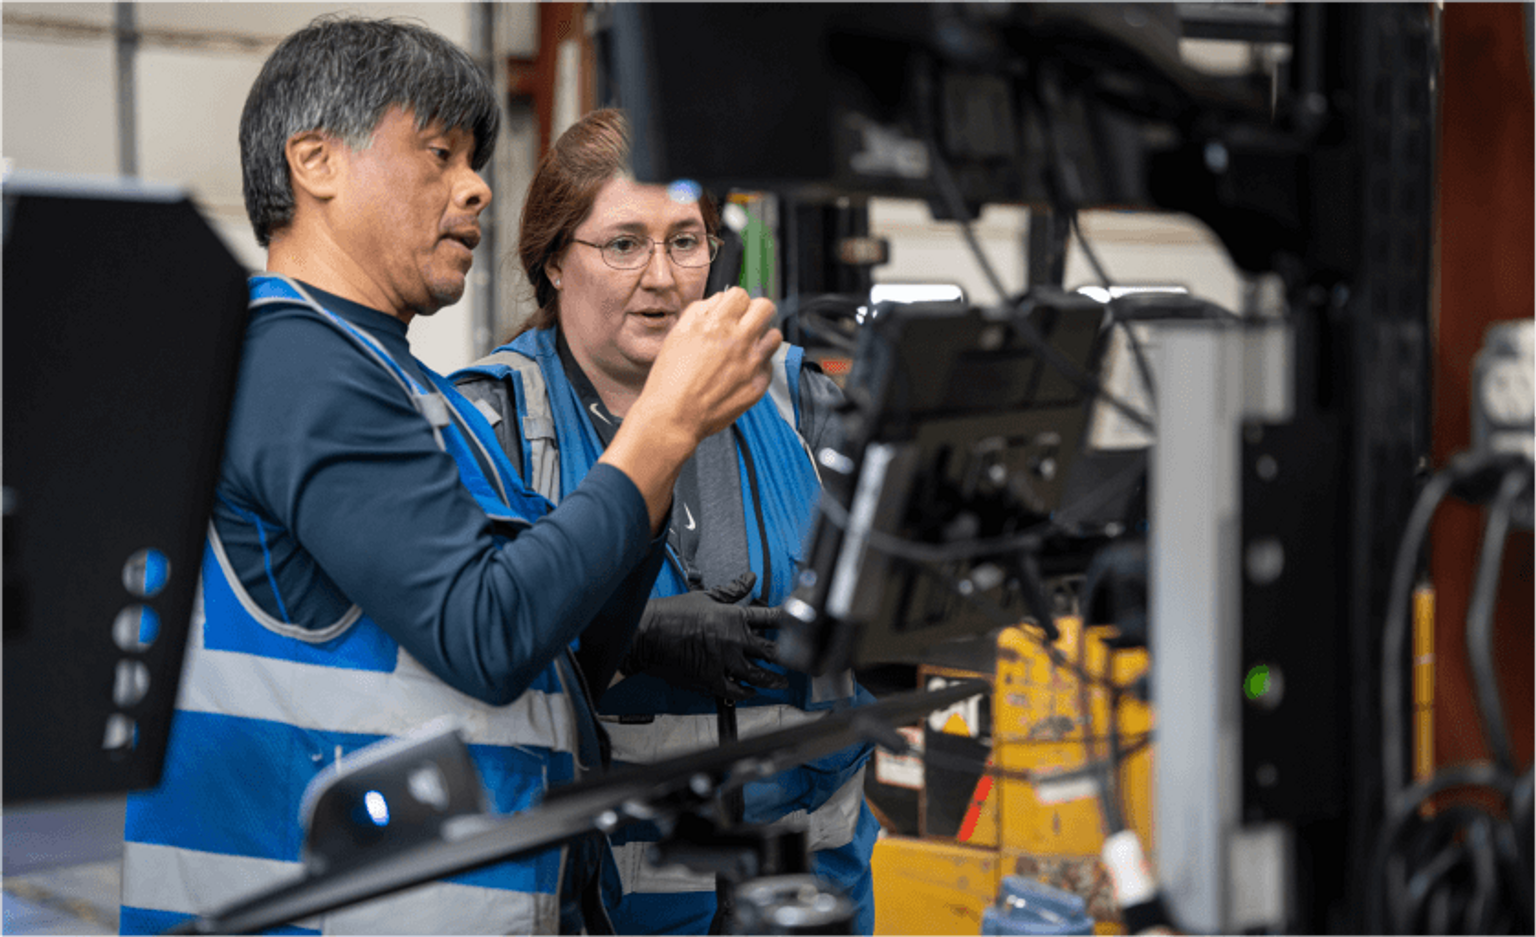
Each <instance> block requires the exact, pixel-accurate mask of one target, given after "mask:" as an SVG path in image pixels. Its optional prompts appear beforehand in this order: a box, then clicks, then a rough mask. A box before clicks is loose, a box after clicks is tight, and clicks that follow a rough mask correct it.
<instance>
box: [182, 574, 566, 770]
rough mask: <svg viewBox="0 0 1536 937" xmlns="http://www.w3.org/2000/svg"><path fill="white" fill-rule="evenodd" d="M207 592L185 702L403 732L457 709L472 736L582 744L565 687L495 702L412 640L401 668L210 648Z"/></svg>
mask: <svg viewBox="0 0 1536 937" xmlns="http://www.w3.org/2000/svg"><path fill="white" fill-rule="evenodd" d="M230 586H231V588H233V589H235V591H236V592H237V593H238V592H240V591H242V590H241V589H240V588H239V585H238V583H235V582H231V583H230ZM198 593H199V594H198V598H197V602H196V604H195V606H194V614H193V618H192V626H191V628H190V631H189V634H188V636H187V656H186V663H185V664H184V667H183V673H182V680H181V690H180V694H179V696H178V697H177V700H176V707H177V708H178V709H187V710H192V711H194V712H207V713H216V714H222V715H229V716H244V717H247V718H251V719H267V720H271V721H273V722H282V723H286V724H288V725H293V726H298V727H300V728H305V729H322V730H340V731H346V732H358V733H365V734H371V735H400V734H402V733H405V732H409V731H410V730H412V729H415V728H418V727H420V726H421V725H422V724H423V723H425V722H427V721H429V720H431V719H433V718H435V717H437V716H441V715H444V714H450V713H451V714H453V715H454V716H456V717H458V719H459V720H460V727H461V731H462V733H463V735H464V739H465V741H466V742H470V743H473V744H480V745H538V746H548V747H552V748H555V749H556V750H558V751H563V752H572V753H574V752H575V751H576V729H575V716H574V712H573V710H572V704H571V701H570V699H569V698H567V697H565V696H564V695H562V694H559V693H543V692H540V691H537V690H528V691H526V692H524V693H523V694H522V695H521V696H519V697H518V698H517V699H516V700H514V701H513V702H511V703H509V704H507V705H506V706H491V705H489V704H487V703H483V702H481V701H480V700H477V699H475V698H474V697H472V696H468V695H466V694H463V693H460V692H459V691H458V690H455V689H454V688H452V687H450V686H449V685H448V684H446V683H444V682H443V681H442V680H441V679H439V678H438V677H437V676H436V675H435V674H433V673H432V672H431V671H429V670H427V669H426V668H425V667H423V666H422V665H421V664H420V663H419V662H418V661H417V660H416V659H415V658H414V657H412V656H411V655H410V654H408V653H407V652H406V651H405V650H404V649H403V648H402V649H401V650H400V651H399V658H398V662H397V664H396V666H395V670H394V671H393V672H392V673H379V672H377V671H367V670H349V669H346V668H341V667H326V666H321V665H317V664H301V663H297V662H294V661H285V660H277V659H275V658H271V657H259V656H257V655H254V654H244V653H240V652H238V651H218V650H210V649H209V648H206V647H204V646H203V622H204V615H203V602H202V595H201V593H202V584H201V583H199V585H198Z"/></svg>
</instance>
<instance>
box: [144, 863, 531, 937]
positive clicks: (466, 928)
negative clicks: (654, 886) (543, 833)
mask: <svg viewBox="0 0 1536 937" xmlns="http://www.w3.org/2000/svg"><path fill="white" fill-rule="evenodd" d="M123 859H124V862H123V904H125V905H127V906H129V907H134V908H154V909H157V910H162V911H172V912H177V913H181V914H210V913H213V912H216V911H218V910H219V909H221V908H225V907H228V906H229V905H231V904H233V903H234V902H236V901H238V900H240V899H244V898H249V897H251V896H253V895H255V894H258V893H260V892H263V891H266V890H267V889H269V888H272V887H274V886H277V885H279V884H282V883H285V882H288V881H292V880H295V879H298V878H300V877H301V876H302V874H303V867H302V866H301V865H300V864H299V863H297V862H278V861H275V860H271V859H253V858H250V857H249V856H231V855H224V854H222V853H211V852H198V851H196V850H191V849H178V848H174V847H171V846H156V845H151V844H149V843H134V842H128V843H124V844H123ZM168 870H174V874H167V871H168ZM294 923H295V924H296V925H297V926H298V927H304V928H309V929H313V930H319V931H322V932H323V933H326V934H553V933H555V932H556V931H557V930H558V929H559V926H560V905H559V898H558V896H557V895H552V894H550V895H545V894H536V895H535V894H527V893H525V892H515V891H504V890H500V889H492V888H479V887H475V886H471V885H459V884H454V883H451V882H431V883H429V884H426V885H420V886H417V887H416V888H412V889H410V890H408V891H405V892H401V893H399V894H395V895H390V896H387V897H385V898H380V899H378V900H376V901H370V902H365V903H363V904H360V905H354V906H352V907H350V908H342V909H341V910H338V911H332V912H330V913H328V914H325V915H322V916H320V917H319V918H313V917H311V918H305V919H303V920H300V921H296V922H294Z"/></svg>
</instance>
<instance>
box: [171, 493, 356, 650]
mask: <svg viewBox="0 0 1536 937" xmlns="http://www.w3.org/2000/svg"><path fill="white" fill-rule="evenodd" d="M208 545H209V546H211V547H212V548H213V557H214V559H215V560H217V561H218V564H219V568H220V569H222V570H223V571H224V581H225V582H227V583H229V584H230V586H231V591H232V592H234V593H235V598H236V599H238V600H239V601H240V607H241V608H243V609H245V613H246V614H247V615H250V616H251V620H252V621H254V622H256V623H257V624H258V625H261V626H262V627H263V628H265V629H267V630H268V631H270V632H272V633H273V634H280V635H282V636H283V637H285V638H293V639H294V640H295V641H303V642H304V643H305V644H324V643H325V642H327V641H329V640H331V639H332V638H336V637H340V636H341V635H343V634H345V633H346V631H347V629H348V628H351V627H352V626H353V625H354V624H356V623H357V620H358V619H359V618H361V617H363V610H362V609H361V608H359V607H358V606H356V605H354V606H352V607H351V608H349V609H347V610H346V611H345V612H343V613H342V615H341V617H340V618H338V619H336V620H335V621H333V622H331V623H330V624H329V625H326V626H325V627H323V628H305V627H304V626H302V625H291V624H289V623H287V622H285V621H279V620H278V619H276V618H273V617H272V616H271V615H269V614H267V612H266V610H265V609H263V608H262V607H261V606H260V605H257V604H256V600H255V599H253V598H251V595H250V593H248V592H246V591H245V586H244V584H243V583H241V582H240V577H239V576H237V575H235V567H234V564H233V563H231V562H230V561H229V554H227V553H225V552H224V540H223V539H222V538H221V537H220V536H219V531H218V528H216V527H214V525H213V522H212V521H209V522H208ZM202 597H203V590H202V582H201V581H199V582H198V590H197V598H198V603H199V604H198V609H199V611H198V614H199V615H201V614H202V611H201V608H202V605H201V602H202Z"/></svg>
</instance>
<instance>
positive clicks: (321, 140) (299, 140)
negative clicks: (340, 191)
mask: <svg viewBox="0 0 1536 937" xmlns="http://www.w3.org/2000/svg"><path fill="white" fill-rule="evenodd" d="M283 152H284V154H285V155H286V156H287V157H288V178H289V180H290V181H291V184H292V185H293V195H294V199H295V201H297V200H298V198H299V193H301V192H302V193H304V194H305V195H308V196H309V197H310V198H312V199H315V200H316V201H322V202H323V201H328V200H329V199H332V198H334V197H335V196H336V192H337V185H338V183H339V181H340V176H341V171H342V165H341V164H342V162H343V160H344V157H343V155H342V153H341V141H339V140H337V139H336V138H335V137H332V136H328V135H326V134H325V133H322V132H321V131H319V130H306V131H304V132H303V133H296V134H294V135H293V136H291V137H289V138H288V143H287V145H285V146H284V147H283Z"/></svg>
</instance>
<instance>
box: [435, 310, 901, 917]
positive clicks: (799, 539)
mask: <svg viewBox="0 0 1536 937" xmlns="http://www.w3.org/2000/svg"><path fill="white" fill-rule="evenodd" d="M803 355H804V352H803V350H802V349H800V348H798V347H795V346H792V345H788V344H785V345H782V346H781V347H780V349H779V351H778V353H777V354H776V355H775V358H774V373H773V381H772V383H771V385H770V391H769V393H768V394H765V395H764V397H763V399H762V400H760V401H758V403H757V404H756V405H754V406H753V407H751V408H750V409H748V410H747V411H746V412H745V413H744V414H742V415H741V417H739V418H738V419H737V421H736V427H737V428H738V429H739V430H740V432H741V442H742V444H743V445H745V446H746V447H747V448H748V449H749V450H750V452H751V454H752V458H753V462H754V465H755V467H756V472H755V474H756V478H757V485H756V488H755V489H754V487H753V486H752V485H751V483H750V480H749V473H748V472H747V471H746V465H745V462H744V459H743V456H742V455H741V453H740V452H739V451H738V454H737V474H738V477H739V478H740V484H741V499H742V504H743V506H744V511H743V514H744V517H745V521H746V527H747V550H748V556H749V559H750V562H751V567H752V570H753V572H755V573H757V577H758V581H757V586H756V588H755V594H756V597H757V598H759V599H760V600H762V601H763V602H764V603H765V604H768V605H779V604H781V603H782V602H783V601H784V599H785V598H786V597H788V595H789V593H790V592H791V591H792V590H793V589H794V585H795V582H794V580H795V576H796V573H797V572H798V570H799V567H800V565H801V561H802V559H803V554H804V549H805V541H806V537H807V534H808V533H809V530H810V526H811V524H812V523H813V522H814V520H815V517H816V505H817V503H818V500H819V498H820V492H821V483H820V479H819V478H818V476H817V473H816V468H815V464H814V462H813V460H812V458H811V455H810V452H809V451H808V450H807V448H806V444H805V442H804V441H803V439H802V437H801V436H800V434H799V431H798V425H797V424H798V420H799V399H798V397H799V390H800V369H801V365H802V361H803ZM470 375H478V376H482V377H489V378H492V379H495V380H507V381H510V382H511V383H512V385H513V388H514V391H515V393H516V397H517V410H518V419H519V420H520V422H521V425H520V428H521V430H522V432H521V434H520V435H521V438H522V440H523V453H522V456H523V458H522V465H523V472H524V476H525V481H526V482H527V483H528V484H529V485H530V486H531V487H534V488H536V489H537V490H539V491H540V493H541V494H543V495H544V496H545V497H547V498H549V499H550V500H551V501H556V502H558V500H559V498H560V496H561V493H562V492H566V491H574V490H575V489H576V486H577V485H579V484H580V482H581V480H582V478H583V477H585V476H586V474H587V472H588V471H590V470H591V468H592V466H593V465H594V464H596V462H597V460H598V458H599V456H601V455H602V451H603V445H602V441H601V439H600V438H599V437H598V435H597V431H596V430H595V429H594V428H593V427H592V423H591V421H590V420H589V419H588V418H587V416H586V412H585V410H584V408H583V407H582V404H581V400H580V397H579V395H578V393H577V391H576V389H575V388H574V387H573V386H572V385H571V383H570V380H569V379H568V378H567V377H566V374H565V368H564V366H563V364H562V362H561V360H560V355H559V352H558V350H557V346H556V337H555V331H554V330H553V329H539V330H529V331H527V332H524V333H522V334H521V335H519V336H517V338H515V339H514V340H513V341H512V342H510V343H509V344H507V345H503V346H502V347H500V348H498V349H497V350H496V351H495V352H493V353H492V354H491V355H489V356H487V357H486V358H484V359H482V360H480V361H478V362H476V363H475V364H473V365H471V366H469V367H468V368H465V369H463V370H461V371H457V372H455V373H454V374H453V375H452V377H453V379H454V380H455V381H458V380H461V379H462V378H464V377H468V376H470ZM556 463H558V467H557V468H556V467H555V465H556ZM757 508H761V513H762V517H763V527H764V528H766V530H762V529H760V528H759V526H758V523H757V514H758V511H757ZM765 535H766V540H767V542H768V549H769V550H770V551H771V554H770V555H771V562H770V563H769V564H768V566H769V570H768V571H769V572H770V574H771V577H772V578H771V580H770V579H768V578H767V577H765V576H764V571H765V570H764V562H763V555H762V553H763V548H762V542H763V540H764V539H765ZM668 556H669V559H670V562H669V563H667V564H666V565H664V566H663V567H662V572H661V574H660V575H658V576H657V577H656V584H655V586H654V587H653V588H652V592H651V595H652V597H653V598H661V597H664V596H670V595H680V594H682V593H684V592H686V591H688V583H687V578H686V575H685V574H684V572H683V568H682V564H681V561H680V559H679V558H678V557H677V556H676V555H675V554H673V553H672V548H671V547H670V546H669V547H668ZM765 666H767V667H768V668H769V669H771V670H775V671H778V672H781V673H782V672H785V671H784V669H783V668H782V667H779V666H778V665H776V664H771V663H769V664H766V665H765ZM787 675H788V677H789V686H788V687H787V688H786V689H782V690H776V689H766V688H759V689H758V691H757V694H756V695H755V696H753V697H751V698H750V699H747V700H745V701H743V702H741V703H738V704H737V724H738V732H739V734H740V736H741V737H743V738H746V737H750V736H754V735H761V734H763V733H765V732H770V731H774V730H776V729H779V728H784V727H788V726H793V725H795V724H798V723H802V722H805V721H808V720H812V719H816V718H819V717H820V716H822V715H824V714H825V713H826V712H827V711H830V710H831V709H833V708H834V707H845V706H848V705H850V704H857V703H861V702H867V701H869V700H871V699H872V697H870V696H869V694H868V692H867V691H865V690H863V689H862V688H860V687H858V686H857V684H855V683H854V681H853V678H852V674H851V673H848V672H846V671H844V672H842V673H837V674H829V675H826V676H822V677H809V676H807V675H805V674H802V673H797V672H793V671H791V672H788V674H787ZM598 708H599V712H600V715H601V718H602V719H603V721H604V725H605V727H606V728H607V730H608V734H609V737H610V738H611V740H612V745H613V759H614V761H615V762H616V763H618V762H637V763H654V762H657V761H661V760H664V759H666V758H669V757H675V756H676V755H679V754H682V753H684V752H689V751H697V750H700V749H703V748H706V747H711V746H713V745H716V744H718V741H719V736H718V726H717V715H716V704H715V701H714V699H713V698H712V697H709V696H706V695H704V694H701V693H697V692H694V691H692V690H688V689H685V688H682V687H678V686H674V685H672V684H671V683H668V682H667V681H665V680H663V679H661V678H659V677H655V676H652V675H649V674H635V675H633V676H630V677H628V678H626V679H624V680H623V681H621V682H620V683H618V684H617V685H615V686H613V687H611V688H610V689H609V690H608V691H607V692H606V693H605V694H604V695H603V696H602V698H601V699H600V700H599V703H598ZM639 720H647V721H639ZM871 751H872V749H871V747H870V746H868V745H862V746H853V747H851V748H849V749H846V750H844V751H841V752H838V753H836V754H833V755H830V756H827V757H826V758H822V759H818V760H817V761H813V762H810V763H808V764H806V765H804V766H802V767H799V768H794V769H791V770H789V771H785V772H783V773H782V774H779V775H777V776H775V777H773V778H770V779H768V780H765V781H759V782H753V783H751V784H748V785H747V787H746V791H745V800H746V809H745V815H744V818H743V819H744V821H745V822H746V823H749V824H766V823H773V822H776V821H777V822H780V823H789V824H795V825H798V826H802V827H808V832H809V839H810V844H811V848H812V849H814V850H820V852H819V853H818V855H825V856H829V858H828V861H827V862H825V863H819V864H818V871H821V872H823V873H824V874H827V875H828V877H830V878H832V879H834V880H835V881H837V883H838V884H839V885H841V886H842V887H843V888H844V890H845V891H847V892H849V893H850V895H851V896H852V897H853V898H854V900H855V901H856V902H859V903H860V904H861V905H862V907H861V914H860V919H859V926H860V928H861V929H862V930H864V931H866V932H867V931H868V930H869V929H870V928H871V927H872V926H873V903H872V893H871V886H870V878H869V875H870V873H869V864H868V862H869V854H870V850H871V849H872V848H873V844H874V840H875V837H876V835H877V833H878V829H879V824H878V823H877V822H876V821H875V819H874V817H873V815H872V814H871V813H870V811H869V808H868V807H867V806H865V804H864V797H863V768H864V764H865V762H866V761H867V760H868V757H869V755H870V752H871ZM658 835H659V834H658V831H657V830H656V829H655V827H654V826H652V825H651V824H637V825H634V826H631V827H628V828H626V829H623V830H620V831H619V832H618V833H617V834H615V835H614V836H613V837H612V838H611V840H612V843H613V852H614V858H615V859H616V860H617V863H618V868H619V871H620V874H621V878H622V885H623V899H622V901H621V902H619V903H618V904H617V905H616V906H614V907H610V909H609V911H610V915H611V917H612V918H613V923H614V925H615V926H616V927H617V928H618V929H619V932H620V933H702V932H704V930H706V929H707V927H708V925H709V921H710V917H711V915H712V914H713V912H714V907H715V901H714V890H715V884H714V876H713V875H710V874H695V873H688V872H686V871H684V870H680V869H676V868H658V867H654V866H651V865H650V864H649V863H648V862H647V861H645V850H646V847H647V845H648V844H649V842H652V841H654V840H655V839H656V837H657V836H658ZM834 851H836V852H837V853H838V854H837V855H835V856H833V855H831V854H832V853H833V852H834Z"/></svg>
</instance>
